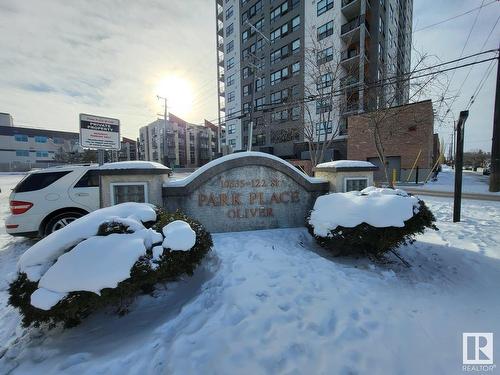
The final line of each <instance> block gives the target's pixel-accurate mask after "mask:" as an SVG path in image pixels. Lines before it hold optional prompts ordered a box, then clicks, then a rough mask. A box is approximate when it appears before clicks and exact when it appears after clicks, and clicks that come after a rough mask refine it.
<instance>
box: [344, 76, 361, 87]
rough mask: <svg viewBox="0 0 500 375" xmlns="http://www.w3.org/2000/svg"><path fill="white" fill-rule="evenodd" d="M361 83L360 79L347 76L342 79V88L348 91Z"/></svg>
mask: <svg viewBox="0 0 500 375" xmlns="http://www.w3.org/2000/svg"><path fill="white" fill-rule="evenodd" d="M358 83H359V78H357V77H354V76H347V77H344V78H341V79H340V87H341V88H342V89H346V88H348V87H352V86H355V85H357V84H358Z"/></svg>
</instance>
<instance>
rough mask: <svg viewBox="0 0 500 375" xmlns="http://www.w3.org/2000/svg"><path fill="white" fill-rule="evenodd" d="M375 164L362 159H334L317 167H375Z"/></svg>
mask: <svg viewBox="0 0 500 375" xmlns="http://www.w3.org/2000/svg"><path fill="white" fill-rule="evenodd" d="M373 167H375V165H373V164H372V163H370V162H369V161H362V160H334V161H329V162H326V163H321V164H318V165H317V166H316V168H373Z"/></svg>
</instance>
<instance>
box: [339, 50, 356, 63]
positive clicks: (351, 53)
mask: <svg viewBox="0 0 500 375" xmlns="http://www.w3.org/2000/svg"><path fill="white" fill-rule="evenodd" d="M356 56H359V49H348V50H345V51H342V52H341V53H340V61H345V60H349V59H352V58H353V57H356Z"/></svg>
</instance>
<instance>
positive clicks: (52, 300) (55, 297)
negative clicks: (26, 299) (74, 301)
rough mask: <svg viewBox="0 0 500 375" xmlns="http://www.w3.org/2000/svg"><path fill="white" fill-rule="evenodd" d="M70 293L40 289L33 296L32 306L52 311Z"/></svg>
mask: <svg viewBox="0 0 500 375" xmlns="http://www.w3.org/2000/svg"><path fill="white" fill-rule="evenodd" d="M67 294H68V293H58V292H53V291H51V290H48V289H45V288H38V289H37V290H35V292H33V294H32V295H31V305H32V306H35V307H36V308H38V309H41V310H50V309H51V308H52V306H55V305H56V304H57V302H59V301H60V300H62V299H63V298H64V297H66V295H67Z"/></svg>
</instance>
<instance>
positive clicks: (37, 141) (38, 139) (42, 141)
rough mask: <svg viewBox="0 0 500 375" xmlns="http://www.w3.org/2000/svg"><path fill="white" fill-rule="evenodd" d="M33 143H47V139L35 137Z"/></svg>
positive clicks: (41, 136)
mask: <svg viewBox="0 0 500 375" xmlns="http://www.w3.org/2000/svg"><path fill="white" fill-rule="evenodd" d="M35 142H36V143H47V137H45V136H43V135H36V136H35Z"/></svg>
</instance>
